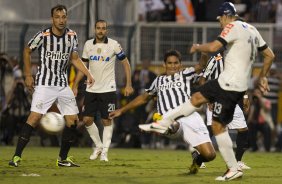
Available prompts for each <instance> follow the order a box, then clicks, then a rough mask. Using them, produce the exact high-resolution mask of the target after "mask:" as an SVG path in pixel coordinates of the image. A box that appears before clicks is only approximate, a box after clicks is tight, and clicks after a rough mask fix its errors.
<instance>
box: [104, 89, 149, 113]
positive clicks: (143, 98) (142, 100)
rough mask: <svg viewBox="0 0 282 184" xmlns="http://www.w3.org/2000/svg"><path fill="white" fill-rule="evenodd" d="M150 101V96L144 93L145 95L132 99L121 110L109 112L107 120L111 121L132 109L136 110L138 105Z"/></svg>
mask: <svg viewBox="0 0 282 184" xmlns="http://www.w3.org/2000/svg"><path fill="white" fill-rule="evenodd" d="M150 99H151V95H149V93H147V92H145V93H143V94H141V95H139V96H137V97H136V98H134V99H133V100H132V101H131V102H129V103H128V104H127V105H125V106H123V107H122V108H120V109H117V110H115V111H113V112H111V113H110V114H109V118H110V119H113V118H116V117H119V116H120V115H122V114H123V113H125V112H127V111H128V110H130V109H134V108H136V107H138V106H140V105H143V104H145V103H147V102H148V101H149V100H150Z"/></svg>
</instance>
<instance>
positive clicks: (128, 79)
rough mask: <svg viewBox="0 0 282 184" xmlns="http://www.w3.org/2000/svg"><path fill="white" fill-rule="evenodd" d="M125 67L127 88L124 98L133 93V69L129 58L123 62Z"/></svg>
mask: <svg viewBox="0 0 282 184" xmlns="http://www.w3.org/2000/svg"><path fill="white" fill-rule="evenodd" d="M121 63H122V65H123V69H124V71H125V76H126V86H125V89H124V96H129V95H131V94H132V93H133V91H134V90H133V88H132V83H131V68H130V64H129V61H128V59H127V58H125V59H124V60H122V61H121Z"/></svg>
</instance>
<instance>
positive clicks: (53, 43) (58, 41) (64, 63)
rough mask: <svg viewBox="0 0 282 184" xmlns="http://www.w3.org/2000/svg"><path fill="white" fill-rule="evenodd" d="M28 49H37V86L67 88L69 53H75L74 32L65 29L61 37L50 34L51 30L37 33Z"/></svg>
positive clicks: (76, 45)
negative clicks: (38, 62)
mask: <svg viewBox="0 0 282 184" xmlns="http://www.w3.org/2000/svg"><path fill="white" fill-rule="evenodd" d="M28 47H29V48H30V49H31V50H32V51H34V50H35V49H38V52H39V56H40V64H39V66H38V72H37V74H36V78H35V85H37V86H61V87H63V86H67V85H68V80H67V68H68V65H69V59H70V57H71V53H72V52H74V51H77V49H78V41H77V35H76V32H74V31H72V30H71V29H68V28H66V30H65V33H64V34H63V35H62V36H57V35H55V34H54V33H52V29H51V28H47V29H44V30H42V31H40V32H38V33H37V34H36V35H35V36H34V37H33V38H32V39H31V40H30V41H29V42H28Z"/></svg>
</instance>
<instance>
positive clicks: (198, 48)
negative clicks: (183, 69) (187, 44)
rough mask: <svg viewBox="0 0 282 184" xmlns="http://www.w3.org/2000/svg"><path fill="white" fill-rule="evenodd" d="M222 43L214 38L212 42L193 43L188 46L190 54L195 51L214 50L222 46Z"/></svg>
mask: <svg viewBox="0 0 282 184" xmlns="http://www.w3.org/2000/svg"><path fill="white" fill-rule="evenodd" d="M222 46H223V45H222V43H221V42H220V41H218V40H214V41H213V42H209V43H205V44H193V45H192V47H191V48H190V54H193V53H195V52H206V53H211V52H216V51H218V50H219V49H220V48H221V47H222Z"/></svg>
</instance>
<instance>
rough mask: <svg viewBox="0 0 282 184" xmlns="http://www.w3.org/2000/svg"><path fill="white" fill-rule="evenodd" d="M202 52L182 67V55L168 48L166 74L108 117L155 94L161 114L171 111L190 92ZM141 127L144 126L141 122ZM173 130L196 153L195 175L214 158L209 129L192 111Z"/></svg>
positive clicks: (193, 165)
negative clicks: (188, 65) (196, 61)
mask: <svg viewBox="0 0 282 184" xmlns="http://www.w3.org/2000/svg"><path fill="white" fill-rule="evenodd" d="M205 57H206V56H204V55H202V57H201V60H200V62H199V64H197V65H195V66H194V67H190V68H185V69H184V70H182V65H181V55H180V53H179V52H178V51H176V50H170V51H167V52H166V53H165V55H164V64H163V66H164V68H165V70H166V73H165V75H161V76H158V77H157V78H156V79H155V80H154V81H153V83H152V84H151V86H150V88H149V89H146V92H144V93H143V94H141V95H139V96H138V97H136V98H135V99H134V100H133V101H131V102H130V103H128V104H127V105H125V106H124V107H122V108H121V109H118V110H116V111H114V112H111V113H110V118H115V117H118V116H120V115H121V114H123V113H125V112H126V111H128V110H131V109H132V108H135V107H138V106H140V105H143V104H145V103H146V102H148V101H149V100H150V99H151V98H153V97H154V96H157V110H158V113H159V114H160V115H162V116H163V117H165V116H166V114H167V113H169V112H170V111H171V110H173V109H176V108H177V107H179V106H180V105H181V104H183V103H185V102H187V101H188V100H189V98H190V95H191V81H193V80H194V77H195V76H196V73H197V72H201V70H202V69H203V68H204V66H205V64H206V61H207V58H205ZM142 126H144V128H149V127H146V126H147V125H146V124H145V125H142ZM156 131H157V132H159V133H162V134H163V133H167V132H165V131H163V130H162V129H158V130H156ZM169 132H172V133H175V132H177V133H179V134H182V136H183V138H184V140H185V141H186V142H188V143H189V144H190V145H191V146H192V147H194V148H195V149H196V150H197V151H198V152H195V154H194V156H193V164H192V165H191V167H190V174H196V173H197V172H198V168H199V167H200V165H201V164H202V162H208V161H211V160H213V159H214V158H215V157H216V154H215V151H214V148H213V146H212V143H211V140H210V137H209V134H208V130H207V127H206V125H205V124H204V121H203V119H202V118H201V116H200V115H199V114H198V113H197V112H194V113H193V114H191V115H190V116H187V117H183V118H179V119H177V122H175V123H174V124H173V126H171V128H170V131H169Z"/></svg>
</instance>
